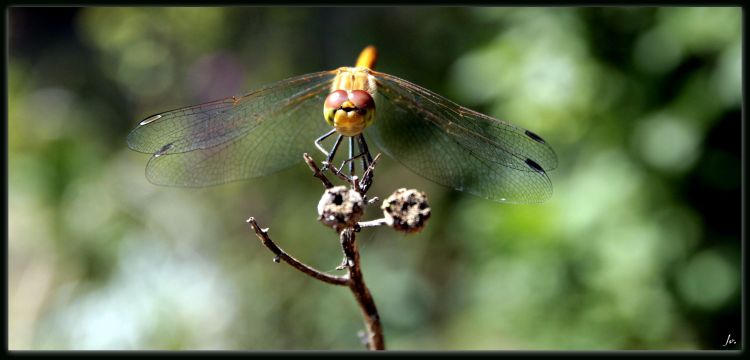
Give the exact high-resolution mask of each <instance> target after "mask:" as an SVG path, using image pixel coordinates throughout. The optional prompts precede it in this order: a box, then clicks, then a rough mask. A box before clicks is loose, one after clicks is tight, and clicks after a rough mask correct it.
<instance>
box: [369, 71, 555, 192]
mask: <svg viewBox="0 0 750 360" xmlns="http://www.w3.org/2000/svg"><path fill="white" fill-rule="evenodd" d="M372 74H373V75H374V76H375V79H376V83H377V89H378V93H377V96H376V98H375V108H376V114H377V120H376V121H375V123H374V124H373V125H372V126H371V127H370V128H368V130H366V133H367V136H368V138H372V139H373V140H374V142H375V143H376V144H377V145H378V146H379V147H380V148H381V149H382V150H383V151H384V152H385V153H386V154H388V155H390V156H392V157H393V158H395V159H397V160H399V161H400V162H401V163H402V164H403V165H405V166H406V167H408V168H409V169H411V170H412V171H414V172H416V173H417V174H420V175H422V176H424V177H426V178H428V179H430V180H433V181H435V182H437V183H439V184H443V185H446V186H450V187H453V188H455V189H457V190H461V191H466V192H469V193H472V194H475V195H478V196H481V197H484V198H487V199H491V200H495V201H503V202H515V203H537V202H542V201H545V200H546V199H548V198H549V197H550V196H551V195H552V184H551V183H550V180H549V178H548V177H547V174H546V171H547V170H552V169H554V168H555V167H556V166H557V157H556V156H555V152H554V151H553V150H552V148H551V147H550V146H549V145H548V144H547V143H546V142H545V141H544V140H543V139H542V138H541V137H539V136H538V135H536V134H534V133H532V132H530V131H528V130H524V129H522V128H519V127H516V126H514V125H511V124H509V123H507V122H504V121H501V120H498V119H494V118H492V117H489V116H487V115H483V114H480V113H478V112H476V111H473V110H470V109H467V108H465V107H462V106H460V105H458V104H455V103H453V102H451V101H450V100H448V99H446V98H444V97H442V96H440V95H437V94H435V93H433V92H431V91H429V90H427V89H424V88H422V87H419V86H418V85H415V84H412V83H410V82H408V81H406V80H403V79H400V78H397V77H395V76H392V75H388V74H384V73H379V72H374V71H373V72H372Z"/></svg>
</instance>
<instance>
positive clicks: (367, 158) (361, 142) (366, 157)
mask: <svg viewBox="0 0 750 360" xmlns="http://www.w3.org/2000/svg"><path fill="white" fill-rule="evenodd" d="M354 140H355V139H354V137H350V138H349V158H348V159H346V160H344V161H343V162H342V163H341V166H340V167H339V172H340V170H342V169H343V168H344V165H346V164H347V163H348V164H349V172H350V173H351V176H354V160H357V159H359V158H362V168H363V171H367V168H368V167H370V164H372V155H370V150H369V149H368V148H367V143H366V142H365V138H364V136H363V135H361V134H360V135H357V139H356V141H357V147H358V148H359V154H357V155H354ZM350 179H351V177H350Z"/></svg>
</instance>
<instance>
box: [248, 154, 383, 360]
mask: <svg viewBox="0 0 750 360" xmlns="http://www.w3.org/2000/svg"><path fill="white" fill-rule="evenodd" d="M303 157H304V159H305V163H307V165H308V166H309V167H310V170H312V172H313V176H315V177H316V178H318V179H320V181H321V182H322V183H323V186H325V187H326V189H330V188H332V187H333V184H332V183H331V181H330V180H329V179H328V177H326V176H325V175H324V174H323V172H322V171H321V170H320V168H319V167H318V166H317V164H316V163H315V161H314V160H313V159H312V157H310V156H309V155H308V154H304V155H303ZM379 157H380V154H378V156H376V157H375V160H374V161H373V162H372V164H370V166H369V167H368V168H367V170H366V171H365V172H364V173H363V178H362V180H363V181H360V180H358V178H357V177H356V176H352V177H351V178H349V177H347V176H346V175H343V174H341V173H340V172H339V171H338V169H336V168H335V167H333V166H331V167H332V168H333V173H334V174H335V175H336V176H339V177H341V178H342V180H344V181H345V182H347V183H350V184H351V185H352V187H353V188H354V189H355V191H357V192H358V193H360V194H361V195H362V196H365V193H366V192H367V190H368V189H369V187H370V184H372V177H373V169H374V167H375V164H376V163H377V160H378V158H379ZM342 176H343V177H342ZM380 221H384V219H380V220H373V221H369V222H362V223H359V224H356V225H354V226H349V227H345V228H343V229H342V230H341V231H340V232H339V239H340V241H341V248H342V250H343V252H344V261H343V262H342V264H341V266H339V269H348V274H347V275H346V276H334V275H329V274H326V273H324V272H322V271H320V270H316V269H314V268H312V267H310V266H308V265H305V264H303V263H302V262H300V261H299V260H297V259H295V258H294V257H292V256H290V255H288V254H287V253H285V252H284V251H283V250H281V248H279V247H278V246H277V245H276V244H275V243H274V242H273V241H272V240H271V238H270V237H269V236H268V230H264V229H261V228H260V227H259V226H258V223H257V222H255V219H254V218H252V217H251V218H249V219H248V220H247V222H248V223H250V226H251V227H252V228H253V230H254V231H255V235H257V236H258V239H260V241H261V243H262V244H263V245H264V246H265V247H267V248H268V249H269V250H271V252H273V253H274V254H275V255H276V257H275V258H274V261H276V262H279V261H280V260H284V262H286V263H287V264H289V265H291V266H292V267H294V268H295V269H297V270H299V271H301V272H302V273H304V274H306V275H308V276H311V277H313V278H315V279H318V280H320V281H323V282H326V283H329V284H333V285H345V286H348V287H349V289H350V290H351V291H352V294H354V298H355V299H356V300H357V304H358V305H359V307H360V309H361V310H362V314H363V315H364V320H365V329H366V330H367V331H366V334H365V335H364V338H365V339H366V340H367V348H368V349H370V350H385V340H384V338H383V327H382V325H381V324H380V316H379V315H378V309H377V308H376V307H375V300H374V299H373V298H372V294H370V290H369V289H368V288H367V286H366V285H365V281H364V277H363V276H362V269H361V267H360V261H359V250H358V249H357V245H356V243H355V235H354V234H355V232H356V231H359V230H360V228H362V227H370V226H377V225H375V223H376V222H380Z"/></svg>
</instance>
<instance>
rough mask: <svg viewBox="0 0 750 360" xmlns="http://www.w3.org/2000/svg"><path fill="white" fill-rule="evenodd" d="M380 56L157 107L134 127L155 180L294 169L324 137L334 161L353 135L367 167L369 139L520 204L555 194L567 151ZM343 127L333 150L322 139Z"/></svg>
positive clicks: (184, 182) (461, 186)
mask: <svg viewBox="0 0 750 360" xmlns="http://www.w3.org/2000/svg"><path fill="white" fill-rule="evenodd" d="M376 57H377V54H376V51H375V48H374V47H372V46H369V47H367V48H365V49H364V50H363V51H362V53H361V54H360V56H359V59H358V60H357V64H356V66H355V67H341V68H338V69H336V70H331V71H323V72H317V73H312V74H307V75H302V76H298V77H294V78H290V79H287V80H283V81H280V82H278V83H275V84H272V85H269V86H266V87H263V88H261V89H259V90H256V91H253V92H251V93H249V94H247V95H245V96H242V97H230V98H226V99H223V100H217V101H213V102H209V103H205V104H201V105H195V106H189V107H185V108H181V109H177V110H172V111H168V112H165V113H160V114H157V115H153V116H150V117H148V118H146V119H145V120H143V121H141V123H140V125H139V126H138V127H137V128H135V129H134V130H133V131H132V132H131V133H130V135H129V136H128V146H129V147H130V148H131V149H133V150H136V151H140V152H144V153H150V154H153V156H152V157H151V160H149V162H148V165H147V167H146V177H147V178H148V179H149V181H151V182H152V183H154V184H159V185H177V186H206V185H214V184H220V183H225V182H229V181H233V180H240V179H248V178H253V177H258V176H263V175H268V174H271V173H273V172H276V171H279V170H282V169H284V168H287V167H289V166H291V165H292V164H294V163H296V162H298V161H299V159H300V156H301V154H302V153H304V152H306V151H308V150H309V149H310V145H312V143H313V140H314V139H316V138H317V139H316V140H314V144H315V146H317V147H318V149H320V150H321V151H322V152H323V153H324V154H326V157H327V159H326V160H327V162H329V163H330V162H331V160H332V159H333V156H334V155H335V153H336V150H337V148H338V146H339V144H340V143H341V141H342V139H344V138H347V139H348V141H349V166H350V170H351V169H352V165H353V162H354V159H355V158H361V159H362V162H363V165H364V166H365V167H366V166H367V164H369V163H370V162H371V161H372V157H371V156H370V152H369V149H368V147H367V143H366V142H365V138H367V139H371V140H372V141H374V143H375V144H376V145H377V146H378V147H379V148H380V149H381V150H382V151H383V152H385V153H386V154H387V155H389V156H391V157H393V158H395V159H397V160H398V161H399V162H401V163H402V164H403V165H405V166H406V167H407V168H409V169H411V170H412V171H414V172H416V173H417V174H420V175H422V176H424V177H426V178H428V179H430V180H433V181H435V182H437V183H439V184H442V185H446V186H450V187H453V188H454V189H457V190H460V191H466V192H468V193H471V194H475V195H478V196H481V197H484V198H487V199H491V200H495V201H502V202H515V203H536V202H542V201H545V200H546V199H548V198H549V197H550V196H551V194H552V184H551V183H550V180H549V178H548V177H547V173H546V171H549V170H552V169H554V168H555V167H556V166H557V158H556V156H555V152H554V151H553V150H552V148H551V147H550V146H549V145H548V144H547V143H546V142H545V141H544V140H543V139H542V138H541V137H540V136H538V135H536V134H534V133H533V132H531V131H529V130H525V129H522V128H519V127H517V126H514V125H512V124H510V123H507V122H505V121H501V120H498V119H494V118H492V117H489V116H487V115H483V114H481V113H478V112H476V111H473V110H470V109H467V108H465V107H462V106H460V105H458V104H455V103H453V102H451V101H450V100H448V99H446V98H444V97H442V96H440V95H438V94H435V93H434V92H432V91H429V90H427V89H424V88H422V87H420V86H418V85H415V84H412V83H410V82H408V81H406V80H403V79H400V78H398V77H395V76H393V75H389V74H385V73H381V72H377V71H374V70H373V67H374V64H375V60H376ZM321 107H322V108H323V109H322V110H323V115H324V118H325V121H322V120H321V119H320V113H321ZM320 134H323V136H320ZM334 134H338V137H337V138H336V141H335V143H334V145H333V148H332V149H331V150H330V151H326V149H325V148H323V146H322V145H321V142H322V141H323V140H324V139H326V138H327V137H329V136H331V135H334ZM355 142H356V149H357V150H358V152H359V154H357V155H355V154H354V152H355V150H354V149H355Z"/></svg>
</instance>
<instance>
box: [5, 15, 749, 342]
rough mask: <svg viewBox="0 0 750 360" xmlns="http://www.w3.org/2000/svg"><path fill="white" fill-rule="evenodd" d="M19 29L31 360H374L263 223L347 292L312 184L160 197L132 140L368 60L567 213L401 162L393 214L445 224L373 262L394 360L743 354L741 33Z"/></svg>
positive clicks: (424, 27)
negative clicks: (526, 173)
mask: <svg viewBox="0 0 750 360" xmlns="http://www.w3.org/2000/svg"><path fill="white" fill-rule="evenodd" d="M8 13H9V16H8V19H9V22H10V23H9V35H8V40H9V61H8V63H7V66H8V68H7V72H8V119H9V124H8V131H9V136H8V140H9V179H8V181H9V204H8V205H9V219H8V220H9V247H8V249H9V321H10V323H9V330H8V335H9V346H10V348H11V349H361V348H362V347H361V345H360V344H359V342H358V339H357V336H356V334H357V331H359V330H360V329H361V328H362V323H361V321H362V320H361V318H360V314H359V310H358V309H357V307H356V304H355V302H354V300H353V298H352V296H351V294H350V293H349V292H348V290H347V289H344V288H336V287H332V286H329V285H325V284H322V283H319V282H316V281H314V280H312V279H310V278H308V277H305V276H303V275H301V274H299V273H297V272H295V271H293V270H292V269H290V268H289V267H286V266H283V265H282V266H279V265H275V264H274V263H273V262H271V258H272V256H271V254H270V253H269V252H268V251H267V250H266V249H265V248H263V247H262V246H260V245H259V244H258V243H257V240H256V239H255V236H254V235H253V234H252V233H251V231H250V229H249V228H248V227H247V225H246V224H245V222H244V220H245V219H246V218H247V217H249V216H255V217H256V218H257V219H258V221H259V222H260V223H261V224H262V225H264V226H268V227H270V229H271V230H270V231H271V232H270V234H271V236H272V237H273V238H274V239H275V240H276V241H277V242H278V243H279V244H280V246H282V247H283V248H284V249H286V250H288V251H289V252H290V253H292V254H293V255H294V256H296V257H298V258H300V259H302V260H303V261H305V262H307V263H309V264H311V265H313V266H315V267H318V268H320V269H324V270H328V271H332V272H333V271H334V270H333V269H334V267H335V266H336V265H338V263H339V261H340V256H341V252H340V249H339V248H338V243H337V238H336V236H335V235H334V234H333V233H332V232H331V231H330V230H329V229H326V228H324V227H323V226H321V225H320V224H317V223H316V221H315V216H316V214H315V205H316V204H317V199H318V197H319V196H320V194H321V187H320V185H319V184H318V183H317V182H316V180H314V179H312V178H310V177H309V170H308V169H307V168H306V167H305V166H304V164H303V163H302V161H300V164H299V166H295V167H294V168H292V169H290V170H288V171H284V172H281V173H278V174H276V175H273V176H269V177H265V178H259V179H253V180H250V181H247V182H240V183H233V184H229V185H224V186H219V187H212V188H205V189H181V188H167V187H157V186H153V185H151V184H149V183H148V182H147V181H146V180H145V177H144V167H145V164H146V160H147V156H145V155H143V154H138V153H134V152H131V151H129V150H128V149H127V147H126V145H125V137H126V135H127V133H128V131H129V130H130V129H132V128H133V127H134V126H135V124H136V123H137V121H138V120H140V119H143V118H145V117H146V116H148V115H149V114H152V113H156V112H159V111H163V110H168V109H172V108H176V107H181V106H185V105H191V104H194V103H199V102H203V101H207V100H211V99H214V98H221V97H225V96H230V95H237V94H242V93H243V92H245V91H247V90H249V89H251V88H254V87H257V86H260V85H263V84H266V83H269V82H273V81H276V80H280V79H284V78H287V77H291V76H294V75H299V74H304V73H308V72H313V71H319V70H323V69H332V68H335V67H338V66H342V65H350V64H351V63H352V62H353V61H354V59H355V56H356V55H357V53H358V51H359V50H360V49H361V48H362V47H363V46H365V45H367V44H374V45H376V46H378V48H379V50H380V59H379V64H378V68H379V70H381V71H384V72H388V73H392V74H394V75H397V76H400V77H403V78H405V79H408V80H410V81H413V82H415V83H418V84H420V85H423V86H425V87H427V88H430V89H432V90H434V91H436V92H438V93H441V94H443V95H445V96H447V97H449V98H451V99H453V100H456V101H457V102H459V103H462V104H464V105H466V106H469V107H471V108H474V109H476V110H479V111H482V112H485V113H488V114H490V115H493V116H495V117H498V118H501V119H509V120H510V121H512V122H514V123H515V124H518V125H520V126H522V127H525V128H529V129H532V130H533V131H534V132H536V133H539V134H541V135H542V136H543V137H544V138H545V139H546V140H547V141H548V142H549V143H551V144H552V146H553V147H554V148H555V150H556V151H557V153H558V157H559V160H560V166H559V168H558V169H557V170H555V171H554V172H552V173H551V174H550V176H551V179H552V182H553V184H554V187H555V194H554V195H553V198H552V199H551V200H550V201H548V202H547V203H545V204H542V205H502V204H497V203H494V202H490V201H486V200H483V199H479V198H475V197H472V196H470V195H466V194H462V193H458V192H455V191H451V190H449V189H445V188H442V187H440V186H438V185H435V184H432V183H430V182H429V181H427V180H424V179H422V178H420V177H419V176H417V175H414V174H412V173H410V172H409V171H408V170H406V169H404V168H403V167H401V166H399V165H398V164H397V163H396V162H395V161H393V159H388V158H385V159H384V160H383V161H382V162H381V165H380V167H379V171H378V174H380V175H379V177H377V178H376V182H375V187H374V189H373V191H372V193H374V194H377V195H380V196H384V195H387V194H388V193H390V192H391V191H392V190H394V189H396V188H398V187H415V188H419V189H422V190H425V191H426V192H427V193H428V194H429V196H430V199H431V204H432V207H433V211H434V213H433V214H434V215H433V218H432V219H431V220H430V222H428V224H427V228H426V229H425V231H424V232H423V233H421V234H418V235H413V236H404V235H397V234H395V233H394V232H393V231H390V229H378V230H367V231H364V232H363V233H362V234H361V235H360V237H359V242H360V246H361V249H362V257H363V267H364V274H365V278H366V280H367V282H368V285H369V286H370V288H371V290H372V293H373V295H374V297H375V300H376V303H377V305H378V307H379V310H380V314H381V317H382V320H383V324H384V328H385V336H386V343H387V346H388V347H389V348H390V349H722V348H723V347H722V345H723V344H724V343H725V342H726V338H727V336H728V335H730V334H731V337H732V338H733V339H737V340H738V342H740V341H741V340H742V339H743V337H742V336H743V334H742V333H741V325H740V324H741V322H740V318H741V315H742V314H741V306H740V298H741V296H740V294H741V287H740V278H741V255H740V249H741V241H742V240H741V199H740V196H741V190H740V188H741V180H742V179H741V155H742V154H741V134H740V131H741V116H742V113H741V96H742V93H741V73H742V67H741V60H742V58H741V54H742V50H741V40H742V39H741V26H742V15H741V10H740V9H739V8H720V7H712V8H615V7H608V8H555V9H549V8H426V7H424V8H408V7H399V8H157V7H149V8H117V7H107V8H82V9H79V8H39V7H38V8H18V7H15V8H10V9H9V10H8ZM319 120H320V121H323V120H322V118H321V119H319ZM312 140H313V138H312V137H311V145H312ZM311 149H313V148H312V146H311ZM311 151H314V150H311ZM367 216H368V218H375V217H377V216H378V213H377V211H376V210H371V211H370V212H369V213H368V214H367ZM736 346H738V345H735V348H736ZM730 347H731V346H730Z"/></svg>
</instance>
